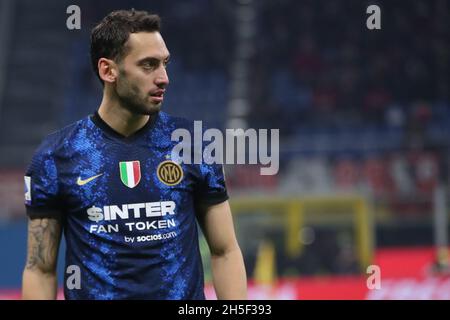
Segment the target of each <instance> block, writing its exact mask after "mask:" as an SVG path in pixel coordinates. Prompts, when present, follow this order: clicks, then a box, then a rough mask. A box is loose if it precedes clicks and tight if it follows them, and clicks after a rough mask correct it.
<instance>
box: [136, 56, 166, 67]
mask: <svg viewBox="0 0 450 320" xmlns="http://www.w3.org/2000/svg"><path fill="white" fill-rule="evenodd" d="M169 59H170V54H169V55H167V57H165V58H164V59H163V61H167V60H169ZM159 61H160V59H158V58H156V57H145V58H142V59H141V60H139V61H138V62H137V64H138V65H141V64H144V63H155V64H157V63H159Z"/></svg>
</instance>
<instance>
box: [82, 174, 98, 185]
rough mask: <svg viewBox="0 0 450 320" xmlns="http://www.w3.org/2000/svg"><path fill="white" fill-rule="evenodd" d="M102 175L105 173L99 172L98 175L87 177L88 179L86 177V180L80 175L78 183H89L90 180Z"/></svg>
mask: <svg viewBox="0 0 450 320" xmlns="http://www.w3.org/2000/svg"><path fill="white" fill-rule="evenodd" d="M101 175H103V173H100V174H98V175H96V176H93V177H90V178H87V179H85V180H82V179H81V178H80V177H78V180H77V185H79V186H84V185H85V184H86V183H89V182H91V181H92V180H94V179H97V178H98V177H100V176H101Z"/></svg>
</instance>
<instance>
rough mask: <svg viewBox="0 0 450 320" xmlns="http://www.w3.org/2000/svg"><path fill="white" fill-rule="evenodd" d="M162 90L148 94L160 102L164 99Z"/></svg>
mask: <svg viewBox="0 0 450 320" xmlns="http://www.w3.org/2000/svg"><path fill="white" fill-rule="evenodd" d="M164 92H165V90H157V91H155V92H153V93H152V94H150V96H151V97H152V100H153V101H156V102H162V101H163V100H164Z"/></svg>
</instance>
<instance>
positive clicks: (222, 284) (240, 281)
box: [199, 201, 247, 300]
mask: <svg viewBox="0 0 450 320" xmlns="http://www.w3.org/2000/svg"><path fill="white" fill-rule="evenodd" d="M201 211H202V212H201V214H200V218H199V223H200V226H201V227H202V230H203V233H204V235H205V237H206V241H207V242H208V245H209V248H210V250H211V267H212V274H213V282H214V288H215V290H216V294H217V298H218V299H221V300H223V299H228V300H231V299H233V300H234V299H236V300H242V299H246V298H247V276H246V274H245V266H244V259H243V258H242V253H241V249H240V248H239V245H238V243H237V240H236V235H235V233H234V226H233V219H232V216H231V210H230V205H229V203H228V201H225V202H222V203H220V204H217V205H213V206H210V207H206V208H203V209H202V210H201Z"/></svg>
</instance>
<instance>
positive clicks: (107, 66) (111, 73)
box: [97, 58, 117, 83]
mask: <svg viewBox="0 0 450 320" xmlns="http://www.w3.org/2000/svg"><path fill="white" fill-rule="evenodd" d="M97 66H98V74H99V76H100V79H102V80H103V81H104V82H105V83H106V82H107V83H114V82H116V79H117V65H116V64H115V63H114V61H113V60H110V59H106V58H100V59H99V60H98V65H97Z"/></svg>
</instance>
